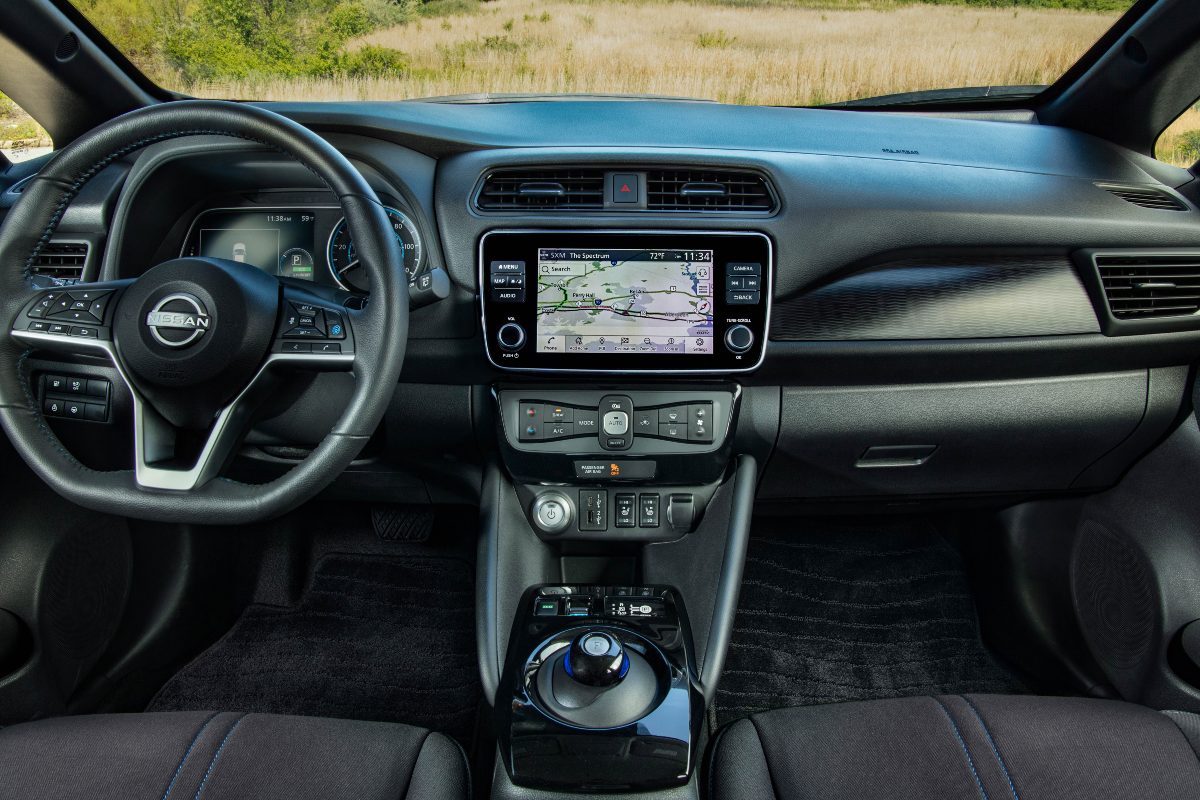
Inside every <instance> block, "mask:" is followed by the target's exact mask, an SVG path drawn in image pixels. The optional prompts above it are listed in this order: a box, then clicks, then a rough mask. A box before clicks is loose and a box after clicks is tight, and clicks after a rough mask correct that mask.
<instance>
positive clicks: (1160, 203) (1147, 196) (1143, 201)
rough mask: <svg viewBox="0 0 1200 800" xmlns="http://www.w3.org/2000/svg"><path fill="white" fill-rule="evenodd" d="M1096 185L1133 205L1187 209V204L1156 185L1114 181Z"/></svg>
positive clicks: (1160, 208)
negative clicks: (1130, 184) (1129, 184)
mask: <svg viewBox="0 0 1200 800" xmlns="http://www.w3.org/2000/svg"><path fill="white" fill-rule="evenodd" d="M1096 185H1097V186H1099V187H1100V188H1101V189H1103V190H1104V191H1106V192H1108V193H1109V194H1114V195H1116V196H1117V197H1119V198H1121V199H1122V200H1124V201H1125V202H1127V203H1133V204H1134V205H1135V206H1141V207H1142V208H1153V209H1156V210H1161V211H1187V206H1185V205H1184V204H1183V203H1182V202H1180V200H1179V198H1177V197H1175V196H1174V195H1172V194H1171V193H1170V192H1167V191H1164V190H1163V189H1160V188H1158V187H1157V186H1126V185H1122V184H1116V183H1097V184H1096Z"/></svg>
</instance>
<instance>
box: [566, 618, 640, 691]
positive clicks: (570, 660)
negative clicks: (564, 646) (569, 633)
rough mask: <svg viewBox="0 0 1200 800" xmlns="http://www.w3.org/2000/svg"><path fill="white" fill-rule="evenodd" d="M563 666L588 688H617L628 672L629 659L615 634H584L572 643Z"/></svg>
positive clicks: (586, 632)
mask: <svg viewBox="0 0 1200 800" xmlns="http://www.w3.org/2000/svg"><path fill="white" fill-rule="evenodd" d="M563 667H564V668H565V669H566V671H567V674H568V675H570V676H571V677H572V678H574V679H575V680H577V681H579V682H580V683H582V684H584V685H586V686H595V687H597V688H600V687H606V686H614V685H616V684H617V683H619V682H620V681H621V679H622V678H624V677H625V675H626V673H628V672H629V656H628V655H626V654H625V646H624V645H623V644H622V643H621V640H620V639H618V638H617V637H616V636H615V635H614V634H611V633H608V632H606V631H584V632H583V633H581V634H579V636H576V637H575V641H573V642H571V649H570V650H568V651H567V656H566V659H565V660H564V662H563Z"/></svg>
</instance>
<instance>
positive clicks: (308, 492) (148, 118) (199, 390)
mask: <svg viewBox="0 0 1200 800" xmlns="http://www.w3.org/2000/svg"><path fill="white" fill-rule="evenodd" d="M196 135H223V136H231V137H236V138H238V139H245V140H248V141H251V142H256V143H258V144H261V145H264V146H267V147H270V148H273V149H275V150H277V151H279V152H282V153H283V154H285V155H287V156H290V157H291V158H294V159H295V160H296V161H298V162H299V163H301V164H302V165H304V166H305V167H307V168H308V169H309V170H311V171H312V172H313V173H314V174H315V175H316V176H317V177H318V178H320V179H321V180H322V181H323V182H324V183H325V185H326V186H328V187H329V189H330V190H331V191H332V192H333V193H334V195H335V196H336V197H337V199H338V203H340V204H341V207H342V211H343V212H344V214H345V217H346V222H347V224H348V225H349V226H350V231H351V235H352V236H353V238H354V245H355V250H356V252H357V255H358V257H359V259H360V260H361V263H362V264H363V266H364V267H365V268H366V270H367V272H368V274H369V275H370V277H371V285H372V294H371V300H370V302H369V303H368V304H367V305H366V307H365V309H362V310H351V309H347V308H343V307H341V306H336V305H334V304H332V303H330V302H329V301H328V300H323V299H321V298H318V297H316V296H314V295H310V294H309V293H307V292H305V291H304V290H303V289H300V288H298V287H296V286H294V285H292V284H286V283H284V282H281V281H279V280H278V279H277V278H275V277H272V276H270V275H268V274H266V273H265V272H262V271H260V270H258V269H256V268H254V267H252V266H250V265H248V264H244V263H238V262H235V261H227V260H225V259H218V258H177V259H172V260H170V261H166V262H163V263H161V264H158V265H156V266H154V267H152V268H150V269H149V270H146V271H145V272H144V273H143V274H142V275H141V276H140V277H138V278H135V279H132V280H116V281H106V282H102V283H87V284H84V283H81V284H76V285H73V286H67V287H56V288H50V289H46V288H38V287H37V286H35V284H34V282H33V280H32V278H33V264H34V262H35V259H36V258H37V256H38V254H39V253H40V251H41V250H42V249H43V248H44V247H45V246H46V244H47V243H48V242H50V240H51V238H52V237H53V236H54V231H55V229H56V228H57V226H58V224H59V222H60V220H61V219H62V216H63V213H64V212H65V210H66V208H67V206H68V205H69V204H70V202H71V200H72V199H73V198H74V197H75V196H76V195H78V194H79V191H80V190H81V189H82V188H83V186H84V185H85V184H86V183H87V182H88V181H89V180H90V179H92V178H93V177H95V176H96V175H97V174H99V173H100V171H101V170H103V169H104V168H105V167H106V166H108V165H109V164H112V163H113V162H114V161H116V160H118V159H120V158H122V157H124V156H126V155H128V154H130V153H133V152H135V151H137V150H139V149H141V148H143V147H145V146H147V145H150V144H154V143H156V142H162V141H166V140H169V139H176V138H181V137H185V136H196ZM403 264H404V260H403V256H402V254H401V251H400V248H399V244H398V243H397V241H396V237H395V235H394V234H393V232H392V228H391V224H390V222H389V220H388V217H387V214H386V213H385V212H384V209H383V206H382V205H381V204H380V202H379V198H378V197H376V195H375V192H374V191H373V190H372V189H371V187H370V186H369V185H368V184H367V182H366V180H365V179H364V178H363V177H362V175H361V174H359V172H358V170H356V169H355V168H354V167H353V166H352V165H351V164H350V162H349V161H347V160H346V158H345V157H344V156H343V155H342V154H341V153H339V152H338V151H337V150H335V149H334V148H333V147H332V146H331V145H329V143H328V142H326V141H324V140H323V139H321V138H320V137H319V136H317V135H316V134H314V133H312V132H311V131H309V130H307V129H306V128H304V127H302V126H301V125H299V124H297V123H295V122H292V121H291V120H288V119H286V118H284V117H281V116H279V115H278V114H274V113H272V112H270V111H266V110H263V109H260V108H255V107H253V106H245V105H240V104H237V103H229V102H221V101H208V100H186V101H177V102H169V103H164V104H162V105H157V106H152V107H149V108H145V109H140V110H137V111H133V112H131V113H129V114H125V115H123V116H121V117H118V118H116V119H114V120H111V121H110V122H108V123H106V124H104V125H102V126H100V127H98V128H96V129H95V130H93V131H91V132H89V133H88V134H86V135H84V136H82V137H81V138H79V139H78V140H76V141H75V142H73V143H72V144H71V145H69V146H68V147H66V148H64V149H63V150H62V151H60V152H59V153H58V154H57V155H56V156H55V157H54V158H53V160H51V161H50V162H49V163H48V164H47V165H46V167H45V168H44V169H43V170H42V171H41V173H40V174H38V176H37V177H36V178H35V179H34V180H32V181H31V182H30V183H28V184H27V185H26V188H25V190H24V193H23V196H22V198H21V200H20V202H18V203H17V205H16V206H15V207H14V208H13V209H12V211H11V212H10V213H9V215H8V218H7V219H6V220H5V222H4V225H3V227H2V228H0V325H2V327H0V424H2V425H3V427H4V430H5V431H6V432H7V433H8V436H9V438H10V439H11V441H12V443H13V445H14V447H15V448H16V449H17V451H18V452H19V453H20V454H21V456H22V457H23V458H24V459H25V461H26V463H28V464H29V466H30V467H31V468H32V469H33V471H34V472H35V473H37V475H39V476H40V477H41V478H42V480H44V481H45V482H46V483H47V484H49V485H50V486H51V487H52V488H53V489H54V490H55V491H56V492H58V493H59V494H60V495H62V496H63V497H65V498H66V499H68V500H70V501H71V502H73V503H77V504H79V505H81V506H84V507H86V508H89V509H93V510H96V511H101V512H106V513H110V514H116V515H120V516H126V517H136V518H141V519H152V520H164V521H166V520H170V521H176V522H193V523H210V524H236V523H245V522H250V521H254V520H258V519H264V518H267V517H271V516H275V515H278V514H281V513H283V512H284V511H287V510H289V509H291V508H293V507H295V506H297V505H299V504H300V503H302V502H304V501H305V500H307V499H309V498H311V497H312V496H313V495H314V494H315V493H316V492H318V491H319V490H321V489H322V488H324V487H325V486H326V485H328V484H329V483H330V482H331V481H333V479H334V478H335V477H337V475H338V474H340V473H341V472H342V471H343V470H344V469H345V468H346V467H347V466H348V465H349V464H350V462H351V461H352V460H353V459H354V457H355V456H356V455H358V453H359V452H360V451H361V450H362V448H363V446H364V445H365V444H366V443H367V440H368V439H369V437H370V436H371V434H372V433H373V432H374V431H375V428H376V427H377V426H378V424H379V421H380V419H381V418H382V417H383V414H384V411H385V410H386V408H387V405H388V402H389V400H390V398H391V396H392V393H393V390H394V388H395V385H396V381H397V379H398V378H399V374H400V367H401V364H402V362H403V360H404V349H405V344H406V342H407V339H408V283H407V281H406V280H405V276H404V267H403ZM85 306H86V309H87V311H86V313H87V314H88V315H90V316H82V317H80V316H79V312H82V311H84V308H85ZM72 309H74V310H72ZM77 317H78V321H77V319H76V318H77ZM298 329H305V330H306V331H308V333H300V332H299V330H298ZM313 329H316V330H317V334H315V336H316V337H317V339H318V340H317V341H309V340H308V339H307V338H305V337H307V336H308V335H309V333H311V332H312V330H313ZM35 350H36V351H38V352H39V353H41V352H43V351H44V352H46V353H49V354H54V353H58V354H67V355H74V356H92V357H95V356H101V357H105V358H107V359H109V360H111V362H112V364H113V366H115V368H116V370H117V372H118V373H119V375H120V377H121V379H122V380H123V381H124V382H125V383H126V384H128V387H129V390H130V392H131V394H132V396H133V414H134V420H133V437H132V438H133V441H132V442H131V443H130V444H131V446H132V448H133V453H134V458H133V464H134V469H133V470H120V471H99V470H94V469H91V468H89V467H87V466H85V465H84V464H82V463H80V462H79V461H78V460H77V459H76V458H75V457H74V456H72V455H71V453H69V452H68V451H67V449H66V448H65V447H64V446H63V445H62V443H61V442H60V441H59V440H58V438H57V437H56V436H55V435H54V433H53V431H51V429H50V427H49V426H48V425H47V424H46V421H45V419H44V418H43V416H42V411H41V409H40V408H39V407H38V403H37V399H36V396H35V392H34V391H33V389H32V387H31V380H30V379H31V375H30V368H29V356H30V355H31V354H32V353H33V352H34V351H35ZM289 369H291V370H296V369H299V370H351V371H352V372H353V374H354V377H355V382H354V390H353V394H352V395H351V397H350V399H349V402H348V403H347V405H346V407H345V409H344V410H343V411H342V414H341V416H340V417H339V419H338V420H337V422H336V423H335V424H334V426H333V429H332V430H331V431H330V433H329V434H328V435H327V436H326V437H325V438H324V440H322V441H321V443H320V444H319V445H318V446H317V447H316V448H315V449H314V450H313V451H312V452H311V453H310V454H309V455H308V456H307V458H305V459H304V460H303V461H301V462H300V463H299V464H297V465H296V466H294V467H293V468H291V469H290V470H289V471H288V472H286V473H285V474H284V475H282V476H280V477H279V478H277V479H275V480H273V481H272V482H270V483H264V484H247V483H240V482H236V481H233V480H229V479H226V478H223V477H220V476H219V473H220V471H221V469H222V467H223V466H224V465H225V463H226V462H227V460H228V459H229V457H230V455H231V454H232V453H233V451H234V449H235V448H236V446H237V444H238V442H239V441H240V439H241V436H242V435H243V434H244V432H245V429H246V427H247V426H248V424H249V418H250V416H251V413H252V411H253V409H254V407H255V404H256V403H257V401H258V400H260V399H261V398H262V396H263V395H264V394H267V393H269V392H270V390H271V384H272V380H273V377H277V374H276V373H277V372H278V371H279V370H289Z"/></svg>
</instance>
